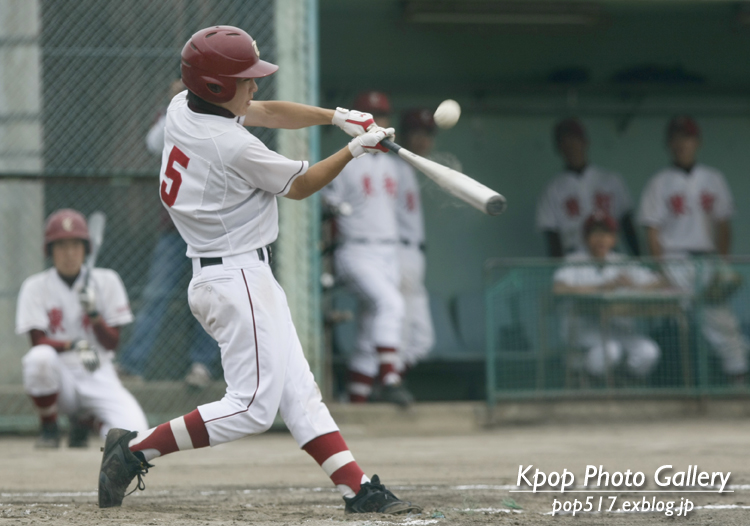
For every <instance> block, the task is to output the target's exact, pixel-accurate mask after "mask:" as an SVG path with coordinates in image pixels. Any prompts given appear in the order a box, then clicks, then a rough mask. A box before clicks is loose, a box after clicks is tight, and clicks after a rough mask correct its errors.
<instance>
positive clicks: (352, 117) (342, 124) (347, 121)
mask: <svg viewBox="0 0 750 526" xmlns="http://www.w3.org/2000/svg"><path fill="white" fill-rule="evenodd" d="M331 122H332V123H333V124H335V125H336V126H338V127H339V128H341V129H342V130H344V133H346V134H347V135H350V136H351V137H358V136H360V135H362V134H363V133H365V132H366V131H367V130H369V129H370V127H371V126H374V125H375V120H374V119H373V118H372V115H371V114H369V113H363V112H361V111H357V110H347V109H346V108H336V113H334V114H333V120H331Z"/></svg>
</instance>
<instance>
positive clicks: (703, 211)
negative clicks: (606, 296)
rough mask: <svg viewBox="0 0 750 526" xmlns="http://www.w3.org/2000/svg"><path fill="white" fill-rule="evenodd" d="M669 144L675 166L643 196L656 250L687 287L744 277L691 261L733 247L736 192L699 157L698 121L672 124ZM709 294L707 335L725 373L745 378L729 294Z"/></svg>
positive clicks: (643, 219)
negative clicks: (732, 222) (699, 159)
mask: <svg viewBox="0 0 750 526" xmlns="http://www.w3.org/2000/svg"><path fill="white" fill-rule="evenodd" d="M666 132H667V133H666V140H667V146H668V148H669V152H670V155H671V157H672V165H671V166H669V167H667V168H665V169H663V170H661V171H660V172H658V173H656V174H655V175H654V176H653V177H652V178H651V180H650V181H649V182H648V184H647V185H646V188H645V190H644V191H643V195H642V196H641V206H640V215H639V221H640V223H641V224H642V225H643V226H644V227H645V229H646V238H647V241H648V247H649V250H650V251H651V254H652V255H653V256H654V257H656V258H659V259H662V260H663V261H664V272H665V274H666V276H667V277H668V278H669V279H670V280H671V281H672V282H673V283H674V285H675V286H677V287H680V288H681V289H683V290H685V291H690V292H692V293H695V294H701V292H702V291H705V290H709V288H710V285H711V284H712V283H714V282H715V280H717V279H719V280H724V279H725V278H724V276H726V282H727V283H730V284H731V283H732V282H733V281H734V282H738V281H739V280H738V278H737V277H736V275H735V274H734V273H733V272H732V271H731V269H729V268H728V267H727V266H726V265H724V264H722V263H718V264H716V263H711V262H708V261H705V260H704V261H703V262H702V263H700V264H699V265H697V264H695V263H692V262H690V257H691V256H713V255H717V254H718V255H719V256H728V255H729V253H730V248H731V241H732V231H731V219H732V214H733V213H734V204H733V200H732V194H731V192H730V190H729V186H728V185H727V182H726V179H724V175H723V174H722V173H721V172H720V171H718V170H716V169H715V168H711V167H708V166H705V165H702V164H699V163H698V162H697V156H698V149H699V148H700V146H701V133H700V128H699V127H698V123H697V122H696V121H695V120H694V119H693V118H692V117H689V116H679V117H675V118H673V119H672V120H670V122H669V123H668V125H667V130H666ZM738 285H739V283H736V286H735V287H734V289H732V288H731V287H730V288H728V289H727V290H726V291H725V292H726V293H725V294H723V295H722V296H723V297H705V298H703V299H704V300H706V302H705V303H704V304H703V306H702V308H701V309H700V313H701V319H700V320H699V322H700V327H701V332H702V333H703V336H704V337H705V338H706V340H707V341H708V342H709V344H710V345H711V347H712V348H713V349H714V351H715V352H716V353H718V354H719V356H720V357H721V359H722V362H723V369H724V372H725V373H726V374H727V375H728V376H729V377H730V379H731V380H732V381H733V382H735V383H739V382H744V380H745V375H746V373H747V370H748V358H747V353H748V349H749V348H750V345H748V341H747V339H746V338H745V337H744V336H743V335H742V332H741V330H740V327H739V323H738V321H737V318H736V316H735V315H734V313H733V312H732V311H731V309H730V307H729V305H728V303H727V301H726V300H727V298H728V297H729V294H730V293H731V291H732V290H736V288H737V286H738Z"/></svg>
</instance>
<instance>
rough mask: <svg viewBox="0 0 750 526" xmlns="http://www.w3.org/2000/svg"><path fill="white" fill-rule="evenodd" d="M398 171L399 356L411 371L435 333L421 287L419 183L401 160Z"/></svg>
mask: <svg viewBox="0 0 750 526" xmlns="http://www.w3.org/2000/svg"><path fill="white" fill-rule="evenodd" d="M399 168H400V171H399V180H398V199H397V204H396V219H397V222H398V235H399V241H400V243H399V247H398V255H399V265H400V267H401V294H402V296H403V297H404V307H405V308H404V321H403V330H402V338H401V340H402V341H401V348H400V349H399V354H400V355H401V357H402V358H401V359H402V361H403V363H404V366H406V367H413V366H414V365H416V363H417V362H419V361H420V360H421V359H423V358H424V357H425V356H427V354H428V353H429V352H430V349H431V348H432V346H433V345H434V343H435V332H434V330H433V327H432V317H431V316H430V300H429V297H428V295H427V289H426V288H425V286H424V274H425V255H424V250H425V234H424V217H423V215H422V198H421V195H420V190H419V181H418V179H417V174H416V173H415V171H414V168H412V166H411V165H409V164H408V163H406V162H404V161H402V160H401V159H399Z"/></svg>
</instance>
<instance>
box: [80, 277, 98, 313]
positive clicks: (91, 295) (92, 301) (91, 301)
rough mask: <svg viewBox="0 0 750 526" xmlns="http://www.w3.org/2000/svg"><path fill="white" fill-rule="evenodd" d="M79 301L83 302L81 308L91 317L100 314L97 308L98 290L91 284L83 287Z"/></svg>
mask: <svg viewBox="0 0 750 526" xmlns="http://www.w3.org/2000/svg"><path fill="white" fill-rule="evenodd" d="M78 301H79V302H81V308H82V309H83V312H85V313H86V314H88V317H89V318H95V317H96V316H98V315H99V312H98V311H97V310H96V292H95V291H94V287H93V286H92V285H91V284H89V286H88V287H84V288H83V289H81V292H79V293H78Z"/></svg>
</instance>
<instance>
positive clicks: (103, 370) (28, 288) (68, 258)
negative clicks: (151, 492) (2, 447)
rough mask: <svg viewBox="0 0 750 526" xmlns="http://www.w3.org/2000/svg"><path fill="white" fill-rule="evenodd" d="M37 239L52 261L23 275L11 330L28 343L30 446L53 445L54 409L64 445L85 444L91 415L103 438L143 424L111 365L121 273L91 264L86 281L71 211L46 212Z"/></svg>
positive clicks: (123, 310) (83, 248)
mask: <svg viewBox="0 0 750 526" xmlns="http://www.w3.org/2000/svg"><path fill="white" fill-rule="evenodd" d="M44 245H45V250H46V253H47V255H48V256H51V257H52V263H53V266H52V268H50V269H47V270H45V271H43V272H40V273H38V274H34V275H33V276H30V277H29V278H27V279H26V280H25V281H24V283H23V285H22V286H21V291H20V293H19V296H18V308H17V311H16V333H18V334H28V335H29V337H30V338H31V344H32V345H33V347H32V348H31V350H30V351H29V352H28V353H26V355H25V356H24V358H23V382H24V389H25V390H26V393H28V394H29V396H30V397H31V400H32V401H33V403H34V406H35V407H36V409H37V412H38V413H39V416H40V418H41V422H42V424H41V425H42V431H41V435H40V437H39V440H38V441H37V447H45V448H55V447H58V446H59V444H60V430H59V427H58V423H57V415H58V414H59V413H62V414H64V415H67V416H68V418H69V419H70V434H69V445H70V447H86V445H87V443H88V434H89V430H90V429H91V425H92V423H93V419H96V421H97V422H99V423H100V424H101V428H100V430H99V431H100V433H101V436H102V437H104V436H105V435H106V434H107V431H109V429H110V428H112V427H118V426H127V427H130V428H133V429H137V430H144V429H146V428H147V427H148V425H147V422H146V416H145V415H144V414H143V410H142V409H141V407H140V406H139V405H138V402H137V401H136V400H135V398H133V395H131V394H130V393H129V392H128V391H127V390H126V389H125V388H124V387H123V386H122V385H121V384H120V381H119V379H118V378H117V373H116V372H115V368H114V366H113V365H112V357H113V355H114V350H115V349H117V344H118V342H119V339H120V327H121V326H122V325H125V324H128V323H130V322H131V321H133V315H132V314H131V312H130V306H129V305H128V296H127V293H126V292H125V287H124V285H123V284H122V280H121V279H120V276H119V275H118V274H117V273H116V272H115V271H113V270H108V269H101V268H94V269H92V271H91V276H90V278H89V280H88V285H85V280H86V276H85V272H82V270H81V269H82V266H83V263H84V259H85V258H86V254H88V252H89V231H88V225H87V223H86V218H85V217H83V215H81V214H80V213H79V212H76V211H75V210H70V209H63V210H59V211H57V212H55V213H53V214H52V215H50V216H49V218H48V219H47V223H46V225H45V229H44ZM84 287H85V288H84Z"/></svg>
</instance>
